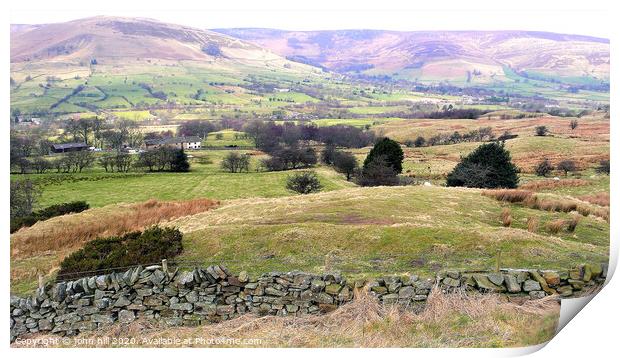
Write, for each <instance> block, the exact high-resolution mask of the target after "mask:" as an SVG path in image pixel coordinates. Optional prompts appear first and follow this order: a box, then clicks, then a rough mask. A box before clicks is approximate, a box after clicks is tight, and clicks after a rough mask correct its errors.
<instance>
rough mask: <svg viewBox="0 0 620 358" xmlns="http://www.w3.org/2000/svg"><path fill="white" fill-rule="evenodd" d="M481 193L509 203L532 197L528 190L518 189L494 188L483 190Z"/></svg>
mask: <svg viewBox="0 0 620 358" xmlns="http://www.w3.org/2000/svg"><path fill="white" fill-rule="evenodd" d="M482 195H485V196H488V197H490V198H494V199H496V200H499V201H506V202H509V203H521V202H524V201H526V200H528V199H530V198H531V197H532V192H531V191H529V190H519V189H494V190H484V191H482Z"/></svg>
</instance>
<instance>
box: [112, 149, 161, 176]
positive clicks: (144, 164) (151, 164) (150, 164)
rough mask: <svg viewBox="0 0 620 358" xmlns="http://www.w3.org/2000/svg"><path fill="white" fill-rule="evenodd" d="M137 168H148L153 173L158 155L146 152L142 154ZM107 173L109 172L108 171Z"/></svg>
mask: <svg viewBox="0 0 620 358" xmlns="http://www.w3.org/2000/svg"><path fill="white" fill-rule="evenodd" d="M136 164H137V166H139V167H141V168H147V169H148V171H149V172H152V171H153V168H155V166H156V165H157V155H156V154H155V152H154V151H146V152H142V153H140V157H139V158H138V163H136ZM106 171H107V170H106Z"/></svg>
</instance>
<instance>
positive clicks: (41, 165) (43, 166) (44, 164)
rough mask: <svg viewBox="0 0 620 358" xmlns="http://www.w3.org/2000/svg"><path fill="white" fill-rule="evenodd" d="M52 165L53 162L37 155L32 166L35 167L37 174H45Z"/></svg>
mask: <svg viewBox="0 0 620 358" xmlns="http://www.w3.org/2000/svg"><path fill="white" fill-rule="evenodd" d="M51 167H52V165H51V163H50V162H49V161H48V160H47V159H45V158H43V157H36V158H35V159H34V160H33V161H32V168H34V170H35V171H36V172H37V174H43V173H45V172H46V171H47V170H48V169H50V168H51Z"/></svg>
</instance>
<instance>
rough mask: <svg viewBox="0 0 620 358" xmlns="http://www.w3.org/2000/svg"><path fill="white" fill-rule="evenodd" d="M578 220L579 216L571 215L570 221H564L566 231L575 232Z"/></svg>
mask: <svg viewBox="0 0 620 358" xmlns="http://www.w3.org/2000/svg"><path fill="white" fill-rule="evenodd" d="M580 220H581V217H580V216H579V215H573V217H572V218H571V219H570V220H566V231H568V232H575V229H576V228H577V225H578V224H579V221H580Z"/></svg>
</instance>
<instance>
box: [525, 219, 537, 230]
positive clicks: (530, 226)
mask: <svg viewBox="0 0 620 358" xmlns="http://www.w3.org/2000/svg"><path fill="white" fill-rule="evenodd" d="M538 224H539V220H538V218H537V217H535V216H530V217H529V218H527V231H529V232H536V231H538Z"/></svg>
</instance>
